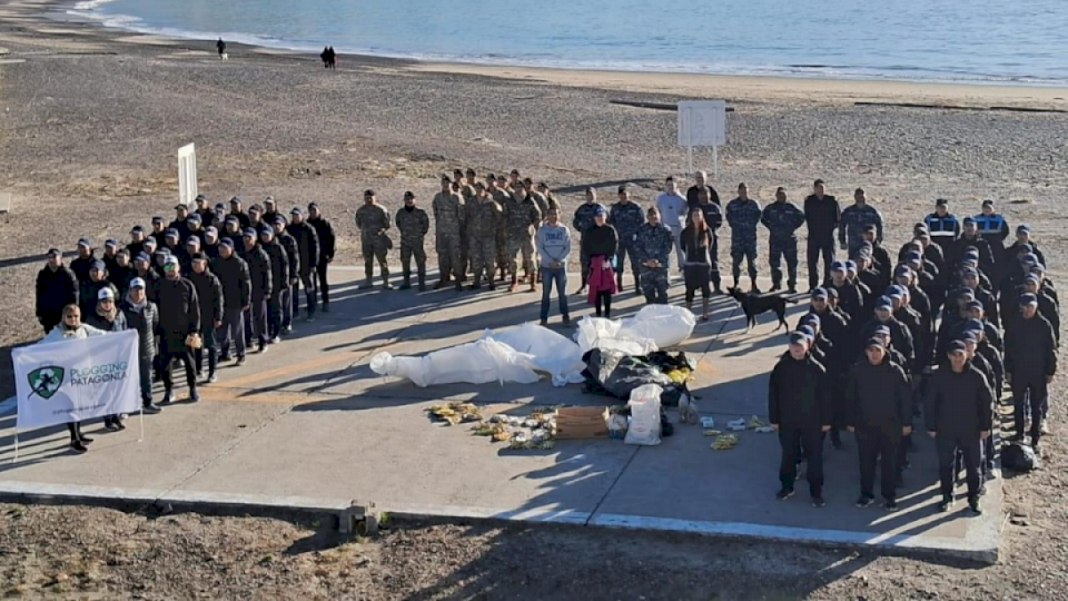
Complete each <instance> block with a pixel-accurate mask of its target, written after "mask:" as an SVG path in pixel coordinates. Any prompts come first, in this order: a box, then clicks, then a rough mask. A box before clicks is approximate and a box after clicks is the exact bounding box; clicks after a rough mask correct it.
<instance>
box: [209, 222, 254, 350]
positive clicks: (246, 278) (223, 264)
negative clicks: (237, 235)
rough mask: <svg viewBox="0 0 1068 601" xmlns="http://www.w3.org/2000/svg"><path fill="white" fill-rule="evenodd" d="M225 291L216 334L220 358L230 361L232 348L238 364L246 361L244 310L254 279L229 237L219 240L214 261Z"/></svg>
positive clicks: (213, 267) (250, 299) (215, 270)
mask: <svg viewBox="0 0 1068 601" xmlns="http://www.w3.org/2000/svg"><path fill="white" fill-rule="evenodd" d="M212 271H214V272H215V275H216V276H218V277H219V283H220V284H221V285H222V292H223V314H222V315H223V317H222V325H221V326H219V328H218V332H217V338H218V343H219V360H220V361H229V360H230V358H231V356H232V355H231V354H230V352H231V350H232V351H233V352H234V355H233V356H236V359H237V366H241V365H243V364H244V363H245V312H246V311H248V309H249V305H250V304H251V302H252V279H251V276H250V275H249V271H248V263H246V262H245V260H244V259H242V258H241V257H239V256H238V255H237V252H236V251H235V249H234V243H233V241H232V240H231V239H230V238H224V239H223V240H222V241H221V242H219V258H218V259H216V260H215V261H214V263H213V264H212Z"/></svg>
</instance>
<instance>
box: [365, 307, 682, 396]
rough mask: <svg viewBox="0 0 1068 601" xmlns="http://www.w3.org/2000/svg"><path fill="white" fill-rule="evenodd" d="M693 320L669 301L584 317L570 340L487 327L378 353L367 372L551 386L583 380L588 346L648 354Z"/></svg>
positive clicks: (420, 381)
mask: <svg viewBox="0 0 1068 601" xmlns="http://www.w3.org/2000/svg"><path fill="white" fill-rule="evenodd" d="M695 324H696V322H695V321H694V318H693V314H692V313H690V311H688V310H686V309H683V308H681V307H671V306H668V305H648V306H646V307H643V308H642V310H641V311H638V313H637V315H635V316H634V317H630V318H627V319H623V320H611V319H602V318H599V317H585V318H583V319H582V320H581V321H580V322H579V324H578V332H577V333H576V334H575V342H572V341H571V340H568V339H567V338H565V337H564V336H561V335H560V334H558V333H556V332H554V331H552V330H549V329H547V328H543V327H541V326H538V325H535V324H533V323H528V324H524V325H522V326H519V327H517V328H509V329H506V330H501V331H494V330H486V331H485V332H484V333H483V334H482V338H481V339H479V340H477V341H475V342H470V343H467V344H461V345H459V346H454V347H451V348H447V349H442V350H440V351H434V352H432V353H430V354H428V355H425V356H423V357H394V356H392V355H390V354H389V353H387V352H381V353H378V354H377V355H375V356H374V357H372V358H371V370H372V371H373V372H375V373H376V374H378V375H382V376H398V377H402V378H407V379H409V380H411V381H412V382H413V383H415V385H416V386H419V387H426V386H432V385H434V384H453V383H458V382H466V383H469V384H486V383H489V382H499V383H501V384H504V383H505V382H517V383H520V384H530V383H533V382H537V381H538V374H537V373H535V372H536V371H538V372H543V373H547V374H549V375H550V376H551V377H552V382H553V385H554V386H565V385H567V384H578V383H581V382H582V381H583V377H582V370H583V369H585V367H586V365H585V363H584V362H583V361H582V355H584V354H585V353H586V352H587V351H589V350H590V349H593V348H600V349H605V350H615V351H621V352H624V353H626V354H629V355H647V354H649V353H651V352H653V351H656V350H658V349H661V348H666V347H670V346H675V345H677V344H679V343H681V342H682V341H684V340H686V339H687V338H689V337H690V334H692V333H693V328H694V325H695Z"/></svg>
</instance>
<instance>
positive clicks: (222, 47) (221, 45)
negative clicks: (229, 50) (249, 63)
mask: <svg viewBox="0 0 1068 601" xmlns="http://www.w3.org/2000/svg"><path fill="white" fill-rule="evenodd" d="M215 48H216V49H217V50H218V51H219V58H221V59H223V60H226V42H224V41H223V39H222V38H219V41H218V42H215Z"/></svg>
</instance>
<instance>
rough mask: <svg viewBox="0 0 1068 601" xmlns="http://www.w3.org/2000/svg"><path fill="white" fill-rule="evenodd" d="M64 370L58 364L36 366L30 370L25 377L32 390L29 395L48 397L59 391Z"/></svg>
mask: <svg viewBox="0 0 1068 601" xmlns="http://www.w3.org/2000/svg"><path fill="white" fill-rule="evenodd" d="M63 375H64V370H63V368H62V367H59V366H58V365H48V366H45V367H38V368H37V369H35V370H33V371H31V372H30V373H29V374H28V375H27V376H26V379H27V380H28V381H29V383H30V388H32V389H33V392H31V393H30V396H33V395H35V394H36V395H38V396H40V397H41V398H42V399H50V398H52V396H53V395H55V394H56V393H57V392H59V387H60V386H62V385H63Z"/></svg>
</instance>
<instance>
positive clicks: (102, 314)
mask: <svg viewBox="0 0 1068 601" xmlns="http://www.w3.org/2000/svg"><path fill="white" fill-rule="evenodd" d="M96 298H97V301H96V311H94V312H93V313H91V314H89V315H87V316H86V320H85V321H86V324H87V325H90V326H92V327H94V328H96V329H98V330H100V331H102V332H121V331H123V330H125V329H126V315H125V314H124V313H123V312H122V311H119V307H118V305H117V303H116V302H115V292H114V291H113V290H112V289H111V288H101V289H100V292H99V293H97V297H96ZM104 427H105V428H107V429H108V431H110V432H116V431H118V430H125V429H126V426H124V425H123V423H122V419H121V418H120V417H119V416H118V415H106V416H104Z"/></svg>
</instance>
